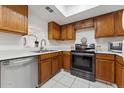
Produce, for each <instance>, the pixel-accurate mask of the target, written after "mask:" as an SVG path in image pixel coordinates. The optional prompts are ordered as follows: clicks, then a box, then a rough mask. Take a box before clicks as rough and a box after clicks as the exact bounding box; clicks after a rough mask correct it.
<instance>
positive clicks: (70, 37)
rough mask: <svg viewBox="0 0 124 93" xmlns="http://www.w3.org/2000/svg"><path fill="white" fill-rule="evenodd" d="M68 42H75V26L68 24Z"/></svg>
mask: <svg viewBox="0 0 124 93" xmlns="http://www.w3.org/2000/svg"><path fill="white" fill-rule="evenodd" d="M66 31H67V38H66V39H67V40H75V29H74V24H67V30H66Z"/></svg>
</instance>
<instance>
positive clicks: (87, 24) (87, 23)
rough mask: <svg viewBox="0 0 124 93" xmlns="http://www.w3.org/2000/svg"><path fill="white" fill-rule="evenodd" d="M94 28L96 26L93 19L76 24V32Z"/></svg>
mask: <svg viewBox="0 0 124 93" xmlns="http://www.w3.org/2000/svg"><path fill="white" fill-rule="evenodd" d="M93 26H94V22H93V18H90V19H86V20H82V21H79V22H76V23H75V29H76V30H79V29H83V28H89V27H93Z"/></svg>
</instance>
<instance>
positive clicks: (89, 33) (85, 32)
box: [75, 28, 96, 44]
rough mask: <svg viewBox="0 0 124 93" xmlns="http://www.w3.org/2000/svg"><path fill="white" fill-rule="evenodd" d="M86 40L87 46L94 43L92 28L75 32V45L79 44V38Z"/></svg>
mask: <svg viewBox="0 0 124 93" xmlns="http://www.w3.org/2000/svg"><path fill="white" fill-rule="evenodd" d="M82 37H86V38H87V44H91V43H95V42H96V41H95V30H94V28H86V29H81V30H77V31H76V41H75V43H81V38H82Z"/></svg>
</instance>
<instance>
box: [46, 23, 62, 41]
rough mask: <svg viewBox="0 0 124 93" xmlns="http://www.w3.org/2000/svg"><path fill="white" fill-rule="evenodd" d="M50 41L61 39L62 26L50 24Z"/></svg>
mask: <svg viewBox="0 0 124 93" xmlns="http://www.w3.org/2000/svg"><path fill="white" fill-rule="evenodd" d="M48 39H49V40H59V39H60V26H59V25H58V24H57V23H55V22H49V23H48Z"/></svg>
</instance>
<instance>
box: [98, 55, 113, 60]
mask: <svg viewBox="0 0 124 93" xmlns="http://www.w3.org/2000/svg"><path fill="white" fill-rule="evenodd" d="M96 58H97V59H106V60H114V55H112V54H96Z"/></svg>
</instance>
